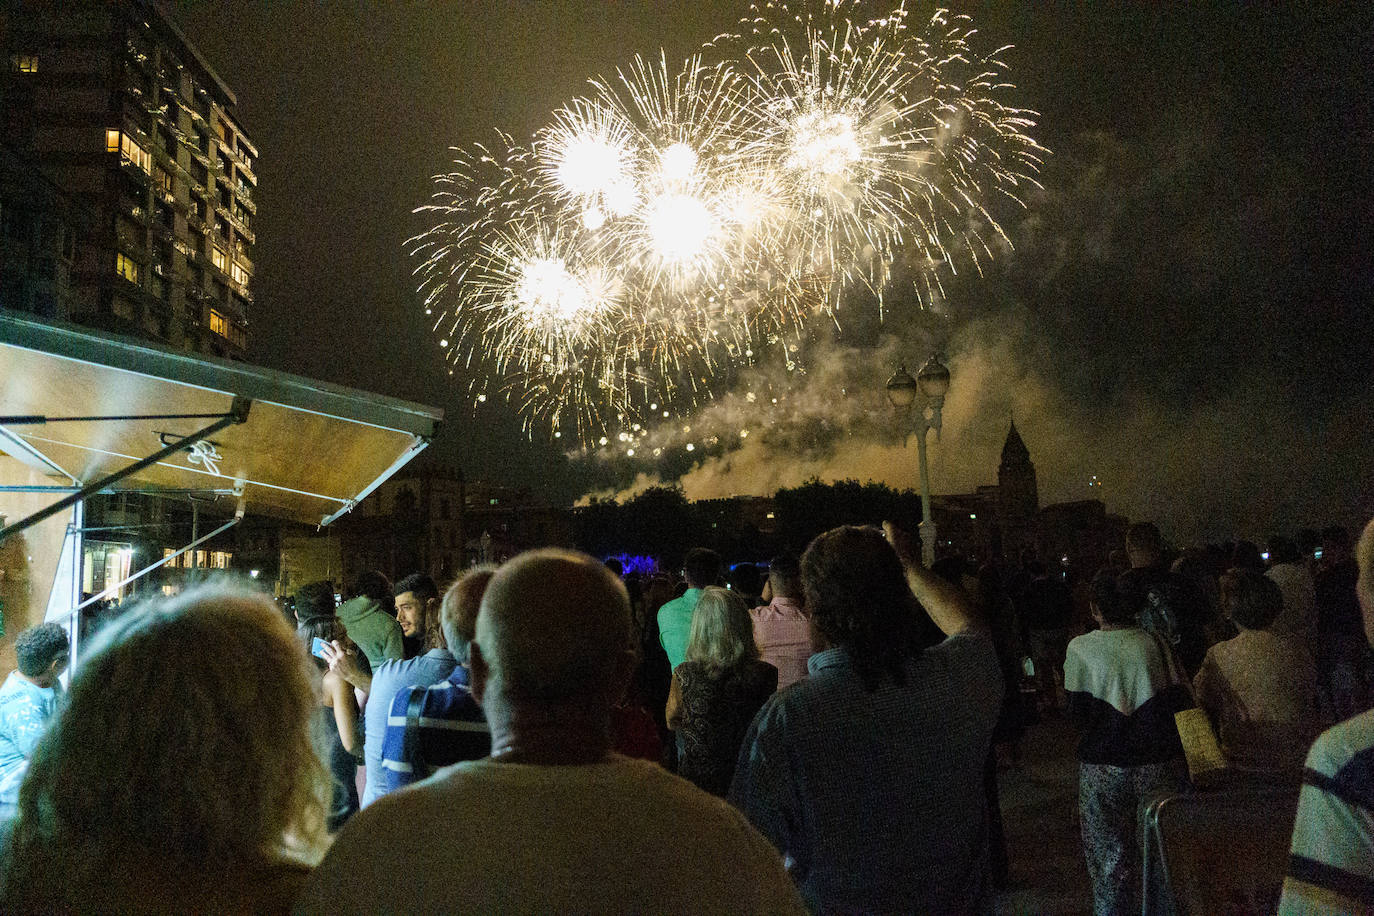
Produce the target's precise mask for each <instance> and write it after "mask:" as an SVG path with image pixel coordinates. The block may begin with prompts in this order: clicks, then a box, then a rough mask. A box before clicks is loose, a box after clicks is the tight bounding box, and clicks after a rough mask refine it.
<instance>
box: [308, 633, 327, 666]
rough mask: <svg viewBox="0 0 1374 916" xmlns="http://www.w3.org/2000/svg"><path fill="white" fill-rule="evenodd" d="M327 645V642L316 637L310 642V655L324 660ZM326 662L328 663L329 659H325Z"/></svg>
mask: <svg viewBox="0 0 1374 916" xmlns="http://www.w3.org/2000/svg"><path fill="white" fill-rule="evenodd" d="M325 645H326V644H325V641H324V640H323V639H321V638H320V637H318V636H316V637H315V638H314V639H312V640H310V654H311V655H313V656H315V657H316V658H324V647H325ZM325 661H328V659H325Z"/></svg>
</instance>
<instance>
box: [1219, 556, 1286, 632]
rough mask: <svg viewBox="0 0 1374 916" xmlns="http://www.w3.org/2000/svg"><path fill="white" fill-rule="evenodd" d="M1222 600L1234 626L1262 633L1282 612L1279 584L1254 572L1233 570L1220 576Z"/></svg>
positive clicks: (1281, 596) (1281, 594) (1251, 570)
mask: <svg viewBox="0 0 1374 916" xmlns="http://www.w3.org/2000/svg"><path fill="white" fill-rule="evenodd" d="M1221 600H1222V605H1223V606H1224V607H1225V608H1226V611H1227V613H1228V614H1230V616H1231V619H1232V620H1234V621H1235V623H1236V626H1239V627H1244V628H1245V629H1247V630H1263V629H1265V628H1266V627H1268V626H1270V625H1271V624H1272V623H1273V622H1274V621H1275V620H1278V618H1279V614H1280V613H1282V611H1283V592H1282V590H1280V589H1279V587H1278V584H1277V583H1275V582H1274V580H1273V579H1270V578H1269V577H1268V576H1266V575H1264V574H1263V573H1261V572H1259V571H1257V570H1253V569H1233V570H1231V571H1230V572H1228V573H1227V574H1226V575H1224V576H1222V577H1221Z"/></svg>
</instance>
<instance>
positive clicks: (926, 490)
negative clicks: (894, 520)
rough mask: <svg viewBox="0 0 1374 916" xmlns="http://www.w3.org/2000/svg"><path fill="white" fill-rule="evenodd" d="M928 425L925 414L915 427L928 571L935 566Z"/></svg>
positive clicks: (923, 547)
mask: <svg viewBox="0 0 1374 916" xmlns="http://www.w3.org/2000/svg"><path fill="white" fill-rule="evenodd" d="M930 429H931V427H930V423H929V421H928V420H926V417H925V414H924V413H922V414H921V420H920V422H919V423H918V424H917V425H916V460H917V463H918V464H919V465H920V469H921V526H920V528H919V529H918V530H919V531H920V534H921V562H922V563H923V564H924V565H925V567H926V569H929V568H930V567H931V566H933V565H934V564H935V519H934V518H933V517H932V516H931V514H930V464H929V462H928V461H927V459H926V433H928V432H930Z"/></svg>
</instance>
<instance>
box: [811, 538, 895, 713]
mask: <svg viewBox="0 0 1374 916" xmlns="http://www.w3.org/2000/svg"><path fill="white" fill-rule="evenodd" d="M801 574H802V588H803V590H804V591H805V594H806V609H807V614H808V615H809V616H810V619H811V626H812V628H813V629H814V630H815V631H816V632H817V633H818V634H820V635H821V636H822V637H823V638H824V639H825V640H826V641H827V642H829V643H830V644H831V645H832V646H836V647H838V648H842V649H844V650H845V652H846V653H847V654H848V655H849V657H850V659H851V660H852V661H853V663H854V667H855V669H856V670H857V671H858V673H859V676H860V677H861V678H862V680H863V682H864V686H865V687H866V688H867V689H868V690H870V691H871V690H875V689H877V687H878V685H879V683H881V682H882V680H883V679H884V677H891V678H892V679H893V680H895V681H897V682H898V683H904V682H905V680H906V676H905V666H906V661H907V659H908V658H910V657H911V656H912V655H913V654H914V653H915V652H917V651H919V645H920V631H919V620H920V618H919V616H918V614H919V612H920V608H919V606H918V605H917V603H916V598H915V597H914V596H913V595H912V594H911V588H910V587H909V586H908V585H907V583H906V575H905V573H904V571H903V569H902V564H901V561H900V560H898V559H897V554H896V552H895V551H893V549H892V547H891V545H889V544H888V543H887V540H886V539H885V538H884V537H883V533H882V532H881V531H879V530H877V529H875V528H866V527H865V528H860V527H855V526H852V525H849V526H844V527H841V528H833V529H831V530H830V531H827V532H826V533H825V534H822V535H820V536H819V537H817V538H816V539H815V540H814V541H812V542H811V546H809V547H807V548H806V553H804V554H803V555H802V559H801Z"/></svg>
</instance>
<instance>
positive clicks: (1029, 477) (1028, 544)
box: [997, 420, 1040, 557]
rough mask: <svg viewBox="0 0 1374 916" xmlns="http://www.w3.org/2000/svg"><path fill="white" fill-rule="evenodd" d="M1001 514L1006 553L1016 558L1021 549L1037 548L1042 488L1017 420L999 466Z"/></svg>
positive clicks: (1003, 542) (1008, 436)
mask: <svg viewBox="0 0 1374 916" xmlns="http://www.w3.org/2000/svg"><path fill="white" fill-rule="evenodd" d="M997 513H998V524H999V527H1000V528H1001V529H1002V551H1003V554H1004V555H1005V556H1007V557H1016V556H1017V554H1019V553H1020V551H1021V550H1023V549H1025V548H1034V547H1035V535H1036V516H1038V515H1039V514H1040V490H1039V487H1038V486H1037V484H1036V480H1035V465H1034V464H1032V463H1031V460H1030V450H1029V449H1027V448H1026V443H1025V442H1023V441H1022V439H1021V434H1020V433H1019V432H1017V431H1016V421H1015V420H1013V421H1012V424H1011V430H1010V431H1009V432H1008V433H1007V441H1006V442H1005V443H1004V444H1003V445H1002V463H1001V464H999V465H998V466H997Z"/></svg>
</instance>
